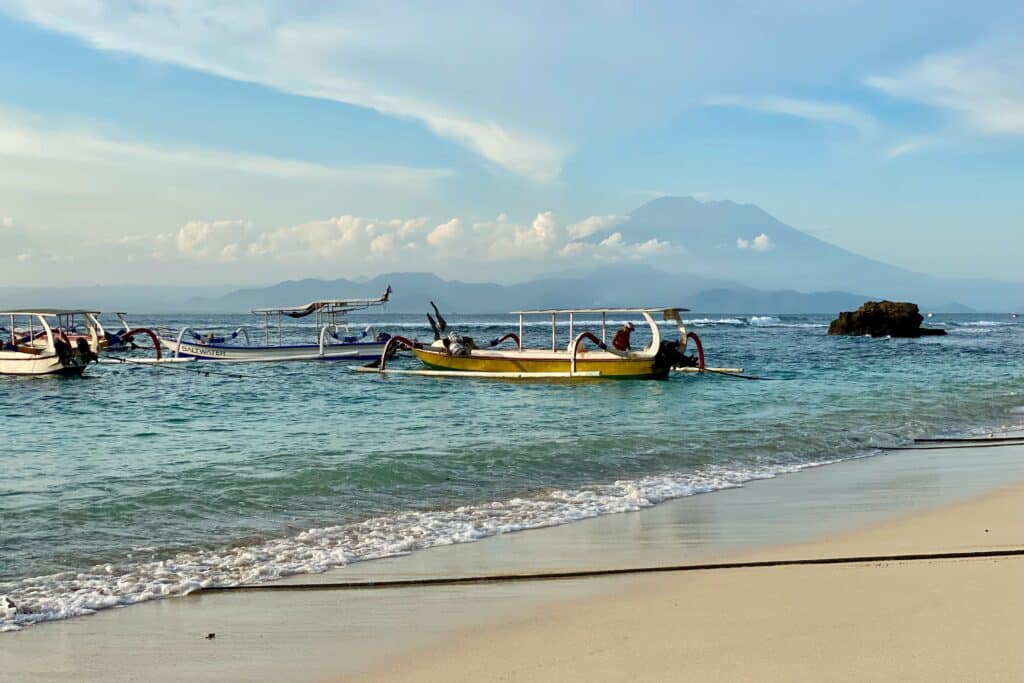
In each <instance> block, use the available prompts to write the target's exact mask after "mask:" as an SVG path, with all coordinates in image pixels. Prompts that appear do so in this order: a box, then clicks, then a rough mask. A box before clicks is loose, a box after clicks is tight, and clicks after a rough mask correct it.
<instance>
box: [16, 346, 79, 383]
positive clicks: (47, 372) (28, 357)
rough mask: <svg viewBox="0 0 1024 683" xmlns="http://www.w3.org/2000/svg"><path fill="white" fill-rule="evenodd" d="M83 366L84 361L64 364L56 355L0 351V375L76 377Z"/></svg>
mask: <svg viewBox="0 0 1024 683" xmlns="http://www.w3.org/2000/svg"><path fill="white" fill-rule="evenodd" d="M85 368H86V364H85V363H81V364H79V363H74V362H72V363H68V364H67V365H65V364H64V363H61V362H60V359H58V358H57V356H56V355H47V354H42V355H34V354H28V353H20V352H17V351H0V375H14V376H19V377H44V376H57V377H77V376H78V375H81V374H82V373H83V372H85Z"/></svg>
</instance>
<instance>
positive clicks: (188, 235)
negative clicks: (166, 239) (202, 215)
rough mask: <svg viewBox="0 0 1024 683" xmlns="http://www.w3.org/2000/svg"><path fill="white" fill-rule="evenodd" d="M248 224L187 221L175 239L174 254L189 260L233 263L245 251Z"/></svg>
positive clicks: (250, 225) (247, 241)
mask: <svg viewBox="0 0 1024 683" xmlns="http://www.w3.org/2000/svg"><path fill="white" fill-rule="evenodd" d="M251 231H252V224H251V223H250V222H249V221H238V220H226V221H189V222H188V223H186V224H185V225H183V226H181V229H180V230H178V234H177V236H176V237H175V245H176V247H177V249H178V253H180V254H183V255H185V256H188V257H191V258H198V259H212V260H215V261H234V260H236V259H238V258H239V257H240V256H242V254H243V253H244V251H245V250H246V249H247V248H248V245H249V241H250V235H251Z"/></svg>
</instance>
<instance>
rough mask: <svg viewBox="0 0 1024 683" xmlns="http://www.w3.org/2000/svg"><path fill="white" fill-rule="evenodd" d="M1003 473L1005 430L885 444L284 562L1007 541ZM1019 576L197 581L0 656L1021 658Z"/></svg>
mask: <svg viewBox="0 0 1024 683" xmlns="http://www.w3.org/2000/svg"><path fill="white" fill-rule="evenodd" d="M1014 481H1024V448H1019V447H1006V448H981V449H958V450H953V451H916V452H896V453H890V454H887V455H883V456H879V457H874V458H866V459H862V460H857V461H850V462H846V463H841V464H836V465H829V466H825V467H821V468H817V469H812V470H807V471H804V472H800V473H796V474H791V475H786V476H783V477H779V478H778V479H773V480H766V481H759V482H753V483H751V484H748V485H747V486H745V487H744V488H742V489H734V490H729V491H722V492H717V493H713V494H707V495H700V496H694V497H691V498H686V499H680V500H676V501H671V502H668V503H665V504H663V505H660V506H657V507H655V508H653V509H651V510H647V511H644V512H641V513H634V514H624V515H612V516H608V517H603V518H598V519H594V520H589V521H586V522H580V523H576V524H571V525H565V526H561V527H554V528H550V529H544V530H539V531H531V532H528V533H520V534H510V535H507V536H502V537H496V538H492V539H488V540H486V541H482V542H478V543H472V544H464V545H459V546H450V547H443V548H435V549H431V550H428V551H422V552H418V553H414V554H413V555H410V556H406V557H398V558H391V559H387V560H380V561H374V562H366V563H360V564H356V565H352V566H351V567H348V568H345V569H342V570H336V571H332V572H328V573H326V574H322V575H318V576H304V577H296V578H294V579H292V580H291V581H292V582H316V581H344V580H352V579H366V578H377V579H379V578H389V577H391V578H404V577H417V576H452V575H467V574H473V573H490V572H508V571H536V570H545V569H555V570H558V569H563V570H564V569H581V568H594V567H621V566H638V565H653V564H660V563H682V562H697V561H706V560H714V559H721V558H725V557H730V558H731V557H740V556H743V557H750V556H757V557H793V556H797V555H806V554H808V553H846V552H857V553H878V552H908V551H927V552H935V551H944V550H963V549H975V548H990V547H1003V546H1017V547H1020V546H1021V545H1024V523H1022V519H1021V510H1024V502H1022V500H1024V490H1022V489H1020V488H1013V489H1006V488H1005V486H1006V485H1007V482H1014ZM994 489H1000V490H999V491H998V492H997V493H994V494H991V495H985V496H984V497H982V498H980V499H978V500H975V501H973V502H969V503H963V502H962V501H964V500H965V499H968V498H972V497H977V496H982V495H984V494H986V492H991V491H993V490H994ZM894 520H895V521H894ZM984 528H988V529H989V531H988V533H985V532H984V530H983V529H984ZM979 529H982V530H981V531H979ZM815 539H816V540H815ZM808 541H812V542H811V543H810V544H809V545H808V544H807V542H808ZM1020 578H1024V562H1022V561H1020V560H998V561H993V560H985V561H963V562H932V563H926V564H915V565H906V566H904V565H902V564H901V565H896V564H889V565H885V566H881V567H877V566H860V565H857V566H843V567H826V568H820V567H796V568H780V569H771V570H734V571H728V572H713V573H706V574H701V575H692V574H691V575H685V576H684V575H671V576H660V577H653V578H652V577H646V578H643V577H619V578H614V579H599V580H574V581H555V582H539V583H529V584H505V585H495V586H460V587H446V588H437V589H429V590H416V589H401V590H387V591H365V592H295V593H293V592H288V593H256V594H254V593H246V594H242V595H228V594H215V595H196V596H190V597H186V598H179V599H171V600H163V601H158V602H150V603H146V604H141V605H136V606H132V607H129V608H125V609H116V610H107V611H104V612H100V613H98V614H96V615H95V616H91V617H85V618H79V619H72V620H67V621H62V622H55V623H50V624H43V625H39V626H35V627H30V628H27V629H25V630H23V631H21V632H17V633H8V634H0V660H2V661H3V662H4V670H5V674H7V675H10V676H11V677H12V680H29V681H44V680H64V679H73V680H107V681H117V680H147V681H174V680H183V679H187V680H192V681H224V680H228V681H230V680H298V681H302V680H338V679H339V677H342V678H347V677H349V676H351V675H370V676H371V677H380V678H382V679H385V680H387V679H391V680H398V679H402V680H407V679H410V678H416V677H418V678H420V679H421V680H438V679H446V680H452V679H455V680H458V679H460V678H461V679H463V680H468V679H470V678H472V679H475V680H480V679H488V678H510V679H512V680H517V679H526V678H529V679H531V680H543V679H554V678H556V677H557V678H560V679H561V678H569V679H572V678H591V679H594V680H601V679H604V680H621V679H624V678H625V679H637V678H640V679H652V678H653V679H658V678H666V677H667V678H670V679H673V678H679V677H680V675H683V674H685V675H686V676H687V677H689V676H690V675H691V674H692V676H694V677H696V676H698V675H699V676H703V677H707V678H710V679H712V680H715V679H716V678H717V679H729V678H731V679H733V680H736V679H744V678H754V679H761V680H764V679H769V680H770V679H772V678H776V679H781V678H786V679H790V680H792V679H794V678H809V677H815V678H832V679H836V678H842V677H843V676H844V675H847V674H850V672H853V671H856V670H857V669H858V667H859V671H858V675H859V676H860V677H861V678H863V677H865V676H866V675H867V674H868V673H871V672H875V673H876V674H877V675H876V677H878V678H890V677H897V676H899V677H901V678H903V677H910V678H913V677H915V676H918V673H916V672H921V674H920V675H921V676H924V674H925V673H928V674H931V676H930V677H931V678H936V677H937V678H938V679H943V678H945V679H948V678H950V677H953V678H964V677H963V676H959V675H954V674H959V673H963V672H967V671H968V668H969V670H970V671H971V672H976V673H977V674H978V675H973V673H972V675H971V676H966V678H972V677H973V678H986V679H989V680H991V679H993V678H995V679H998V678H999V675H1000V673H1001V672H1003V671H1005V672H1007V675H1017V674H1020V673H1021V670H1020V664H1021V662H1020V655H1018V654H1016V652H1017V650H1015V649H1013V648H1011V647H1007V645H1006V643H1007V641H1008V639H1011V638H1014V636H1016V635H1017V634H1018V633H1019V629H1015V628H1014V626H1015V624H1014V622H1013V621H1012V620H1010V619H1011V615H1012V612H1013V610H1014V609H1015V608H1016V607H1019V606H1021V605H1024V600H1022V598H1024V596H1022V595H1021V592H1020V591H1021V589H1020V588H1019V587H1016V586H1017V584H1020V585H1024V582H1021V581H1020V580H1019V579H1020ZM1013 579H1018V580H1016V581H1014V580H1013ZM982 617H984V618H982ZM1008 620H1010V621H1008ZM210 632H214V633H216V634H217V636H216V638H215V639H213V640H206V639H205V635H206V634H207V633H210ZM541 634H543V635H544V636H545V637H543V638H541V637H539V636H540V635H541ZM601 653H606V654H601ZM954 655H955V656H956V657H960V658H961V659H962V661H963V662H964V663H963V664H962V667H964V668H957V666H959V665H957V664H956V662H953V661H950V660H952V659H954V658H955V657H954ZM1015 658H1016V659H1015ZM958 661H960V660H958ZM659 662H661V663H662V664H659ZM940 663H941V666H940ZM826 665H828V666H832V667H834V669H829V668H825V667H826ZM658 666H662V668H660V669H659V668H657V667H658ZM844 667H846V668H844ZM872 667H874V668H872ZM681 672H682V673H681ZM442 674H443V675H442ZM981 674H984V675H981ZM851 675H852V674H851Z"/></svg>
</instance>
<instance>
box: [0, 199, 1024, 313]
mask: <svg viewBox="0 0 1024 683" xmlns="http://www.w3.org/2000/svg"><path fill="white" fill-rule="evenodd" d="M612 232H620V233H622V237H623V239H624V241H626V242H629V243H637V242H644V241H647V240H650V239H657V240H660V241H667V242H669V243H671V244H672V245H673V246H674V247H677V248H676V249H673V250H671V251H670V252H668V253H662V254H658V255H655V256H651V257H649V258H648V259H646V260H645V261H644V262H642V263H630V264H618V265H607V266H603V267H600V268H596V269H593V270H586V269H578V270H576V271H572V272H568V273H563V274H558V275H549V276H545V277H539V278H536V279H534V280H531V281H529V282H523V283H518V284H511V285H499V284H494V283H471V282H461V281H457V280H443V279H441V278H439V277H438V276H436V275H433V274H430V273H409V272H399V273H388V274H383V275H379V276H377V277H374V278H370V279H361V280H344V279H341V280H319V279H306V280H291V281H287V282H281V283H278V284H275V285H272V286H267V287H257V288H247V289H237V290H234V291H227V292H226V288H219V289H218V288H198V287H188V288H185V287H183V288H173V287H160V288H156V287H77V288H62V289H38V288H20V289H6V290H0V306H16V305H17V306H25V305H38V306H43V305H46V306H74V307H78V306H83V307H90V308H98V309H101V310H106V311H112V310H128V311H140V312H163V311H168V312H171V311H175V312H176V311H194V312H223V313H229V312H244V311H248V310H251V309H253V308H258V307H267V306H295V305H299V304H302V303H305V302H307V301H310V300H313V299H320V298H336V297H371V296H378V295H379V294H380V293H381V292H382V291H383V290H384V288H385V287H386V286H387V285H388V284H390V285H391V286H392V287H394V290H395V294H394V297H393V300H392V303H391V304H390V305H389V308H388V310H390V311H392V312H397V313H413V312H416V313H418V312H422V311H425V310H427V307H428V305H429V304H428V302H429V301H430V300H433V301H435V302H437V303H438V305H440V306H442V308H444V309H446V310H449V311H454V312H463V313H501V312H506V311H509V310H513V309H516V308H534V307H551V306H558V307H573V306H576V307H582V306H638V305H671V306H676V305H678V306H686V307H689V308H693V309H694V310H703V311H708V312H718V313H729V312H736V313H834V312H837V311H839V310H841V309H851V308H856V307H857V306H858V305H859V304H860V303H862V302H863V301H864V300H866V299H869V298H873V299H878V298H888V299H900V300H909V301H914V302H917V303H919V304H920V305H921V307H922V308H923V309H924V310H929V311H936V312H939V311H945V312H957V311H965V310H971V309H974V310H983V311H992V312H996V311H1014V310H1019V309H1021V308H1024V285H1021V284H1009V283H1005V282H998V281H994V280H983V279H972V280H963V279H953V278H942V277H936V276H933V275H924V274H921V273H915V272H912V271H909V270H906V269H904V268H898V267H896V266H892V265H889V264H886V263H882V262H881V261H877V260H873V259H869V258H866V257H864V256H860V255H858V254H855V253H853V252H850V251H847V250H845V249H842V248H841V247H838V246H836V245H834V244H830V243H828V242H825V241H823V240H820V239H818V238H816V237H812V236H811V235H808V234H806V233H803V232H800V231H799V230H797V229H795V228H793V227H791V226H789V225H786V224H785V223H782V222H781V221H779V220H777V219H776V218H774V217H772V216H771V215H770V214H768V213H766V212H765V211H763V210H762V209H760V208H758V207H756V206H753V205H750V204H736V203H734V202H729V201H715V202H700V201H697V200H696V199H693V198H691V197H662V198H660V199H655V200H653V201H650V202H648V203H646V204H644V205H643V206H641V207H639V208H638V209H636V210H635V211H633V213H632V214H631V215H630V216H629V218H628V220H626V221H625V222H624V223H622V224H620V225H618V226H615V227H613V228H608V229H606V230H604V231H603V232H599V233H597V234H594V235H591V236H589V237H588V238H587V239H588V240H590V241H592V242H599V241H601V240H602V239H604V238H605V237H606V236H607V235H608V234H610V233H612ZM760 235H764V237H762V238H761V239H758V236H760ZM737 240H741V242H738V241H737ZM740 245H745V248H741V246H740ZM200 292H201V293H202V294H201V295H200V294H199V293H200ZM225 292H226V293H225Z"/></svg>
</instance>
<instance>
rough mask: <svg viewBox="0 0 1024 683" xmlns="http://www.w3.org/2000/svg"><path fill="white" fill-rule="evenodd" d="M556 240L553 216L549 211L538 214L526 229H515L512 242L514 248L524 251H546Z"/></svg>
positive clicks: (556, 227)
mask: <svg viewBox="0 0 1024 683" xmlns="http://www.w3.org/2000/svg"><path fill="white" fill-rule="evenodd" d="M557 238H558V226H557V225H556V224H555V215H554V214H553V213H552V212H550V211H544V212H543V213H538V214H537V217H536V218H534V219H533V222H532V223H530V226H529V227H528V228H518V227H517V228H516V229H515V236H514V238H513V240H512V242H513V244H514V245H515V246H516V247H519V248H521V249H526V250H539V251H541V252H543V251H547V250H548V249H549V248H550V247H551V245H552V244H554V242H555V240H556V239H557Z"/></svg>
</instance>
